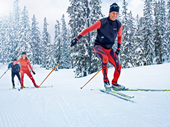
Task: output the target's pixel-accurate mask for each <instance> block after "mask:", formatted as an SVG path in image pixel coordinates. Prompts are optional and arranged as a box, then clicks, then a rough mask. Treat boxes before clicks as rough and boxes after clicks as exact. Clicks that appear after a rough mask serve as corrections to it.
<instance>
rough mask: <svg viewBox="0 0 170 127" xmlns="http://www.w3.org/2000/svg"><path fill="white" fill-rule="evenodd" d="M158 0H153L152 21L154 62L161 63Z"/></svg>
mask: <svg viewBox="0 0 170 127" xmlns="http://www.w3.org/2000/svg"><path fill="white" fill-rule="evenodd" d="M160 9H161V8H160V1H159V2H158V3H157V2H155V8H154V16H155V22H154V44H155V62H156V63H157V64H161V63H162V55H163V54H162V41H161V31H160V29H161V27H162V26H161V24H160V21H159V20H160V19H161V17H160Z"/></svg>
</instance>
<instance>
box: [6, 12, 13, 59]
mask: <svg viewBox="0 0 170 127" xmlns="http://www.w3.org/2000/svg"><path fill="white" fill-rule="evenodd" d="M6 32H7V38H6V42H7V47H6V48H7V50H6V53H7V54H8V55H7V58H6V59H7V61H6V62H10V61H11V60H13V59H14V58H13V57H15V56H13V40H14V32H13V19H12V14H11V13H10V15H9V17H8V20H7V31H6Z"/></svg>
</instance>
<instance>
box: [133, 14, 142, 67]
mask: <svg viewBox="0 0 170 127" xmlns="http://www.w3.org/2000/svg"><path fill="white" fill-rule="evenodd" d="M142 35H143V18H139V16H138V15H137V17H136V30H135V35H134V39H135V40H134V45H133V49H132V50H133V51H134V54H133V58H132V60H133V64H134V66H143V65H144V61H145V57H144V54H143V52H144V47H143V36H142Z"/></svg>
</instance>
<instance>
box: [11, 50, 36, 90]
mask: <svg viewBox="0 0 170 127" xmlns="http://www.w3.org/2000/svg"><path fill="white" fill-rule="evenodd" d="M18 62H20V64H21V69H20V75H21V88H25V86H24V84H23V83H24V74H25V73H26V74H27V75H28V77H29V78H30V79H31V80H32V82H33V84H34V86H35V87H37V88H39V86H38V85H36V83H35V80H34V78H33V76H32V74H31V72H30V70H29V68H30V69H31V71H32V73H33V74H35V72H34V71H33V69H32V67H31V64H30V61H29V59H28V57H27V56H26V52H23V53H22V56H21V58H20V59H19V60H17V61H16V62H14V64H16V63H18Z"/></svg>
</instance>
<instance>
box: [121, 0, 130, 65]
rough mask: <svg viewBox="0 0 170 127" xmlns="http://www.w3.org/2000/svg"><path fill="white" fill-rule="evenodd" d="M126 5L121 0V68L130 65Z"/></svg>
mask: <svg viewBox="0 0 170 127" xmlns="http://www.w3.org/2000/svg"><path fill="white" fill-rule="evenodd" d="M127 5H128V3H127V2H126V1H125V0H123V11H122V25H123V30H122V34H123V35H122V36H123V39H122V42H123V43H122V45H121V54H120V55H121V56H120V61H121V65H122V68H128V67H131V65H130V57H129V51H130V50H131V49H130V48H131V46H130V45H131V44H130V42H129V31H130V30H129V26H128V12H127V10H128V9H127Z"/></svg>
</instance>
